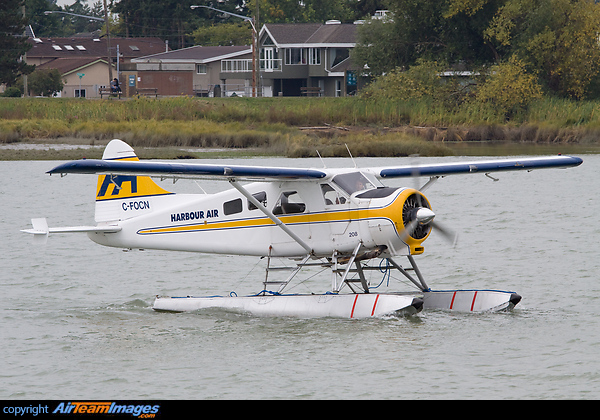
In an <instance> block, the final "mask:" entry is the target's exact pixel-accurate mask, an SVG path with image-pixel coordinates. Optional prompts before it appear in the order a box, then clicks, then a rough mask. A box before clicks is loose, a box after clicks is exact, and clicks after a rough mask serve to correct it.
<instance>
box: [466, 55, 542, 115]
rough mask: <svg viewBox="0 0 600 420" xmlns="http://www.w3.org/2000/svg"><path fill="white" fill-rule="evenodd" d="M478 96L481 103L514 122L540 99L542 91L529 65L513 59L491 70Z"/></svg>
mask: <svg viewBox="0 0 600 420" xmlns="http://www.w3.org/2000/svg"><path fill="white" fill-rule="evenodd" d="M475 96H476V100H477V102H478V103H480V104H482V105H487V106H490V107H491V108H492V109H493V110H494V111H496V112H498V113H501V114H504V115H505V116H506V117H507V118H510V117H511V116H512V115H514V114H515V113H517V112H518V111H521V110H524V109H526V108H527V106H528V105H529V104H530V103H531V102H532V101H533V100H535V99H539V98H540V97H541V96H542V90H541V87H540V86H539V84H538V82H537V78H536V77H535V75H533V74H530V73H528V72H527V69H526V68H525V64H524V63H523V62H522V61H521V60H519V59H518V58H516V56H512V57H511V58H510V59H509V60H508V61H507V62H504V63H500V64H497V65H495V66H492V67H491V68H490V70H489V72H488V76H487V78H486V79H485V80H484V82H483V83H481V85H480V86H478V87H477V90H476V94H475Z"/></svg>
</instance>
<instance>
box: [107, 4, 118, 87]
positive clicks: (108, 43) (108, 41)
mask: <svg viewBox="0 0 600 420" xmlns="http://www.w3.org/2000/svg"><path fill="white" fill-rule="evenodd" d="M104 24H105V25H106V41H107V42H106V45H107V47H106V56H107V57H108V85H107V87H110V82H112V79H113V77H112V63H111V60H110V29H109V24H108V8H107V7H106V0H104ZM117 60H118V57H117Z"/></svg>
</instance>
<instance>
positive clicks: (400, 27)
mask: <svg viewBox="0 0 600 420" xmlns="http://www.w3.org/2000/svg"><path fill="white" fill-rule="evenodd" d="M501 3H502V0H488V1H485V0H481V4H480V7H474V6H473V7H471V8H465V7H462V8H460V7H453V5H454V4H462V3H461V2H459V1H458V0H452V1H450V0H446V1H440V0H390V1H389V9H390V11H391V12H392V14H391V17H390V19H389V20H387V21H379V20H368V21H367V23H365V24H364V25H361V26H360V27H359V31H358V33H359V39H358V44H357V47H356V48H354V51H353V58H354V60H355V61H356V62H357V63H358V64H359V65H361V66H362V65H367V66H368V67H369V72H370V73H371V74H372V75H380V74H383V73H386V72H388V71H390V70H392V69H394V68H397V67H401V68H402V67H404V68H407V67H409V66H411V65H413V64H414V63H415V62H416V60H417V59H418V58H423V59H427V60H434V61H446V62H448V63H451V64H454V63H465V64H466V65H467V66H473V65H479V64H482V63H485V62H489V61H493V60H494V59H495V57H496V51H495V50H494V48H492V47H493V46H492V45H491V44H490V43H489V41H488V40H487V39H486V38H485V37H484V35H483V32H484V30H485V29H486V28H487V27H488V25H489V22H490V21H491V20H492V19H493V17H494V15H495V13H496V11H497V9H498V7H499V5H500V4H501Z"/></svg>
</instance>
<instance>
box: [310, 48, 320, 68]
mask: <svg viewBox="0 0 600 420" xmlns="http://www.w3.org/2000/svg"><path fill="white" fill-rule="evenodd" d="M308 64H310V65H312V66H315V65H319V64H321V49H320V48H309V49H308Z"/></svg>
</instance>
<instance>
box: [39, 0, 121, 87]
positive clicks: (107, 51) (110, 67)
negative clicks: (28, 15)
mask: <svg viewBox="0 0 600 420" xmlns="http://www.w3.org/2000/svg"><path fill="white" fill-rule="evenodd" d="M52 13H62V14H65V15H71V16H77V17H82V18H86V19H90V20H99V21H104V23H105V24H106V42H107V46H106V56H107V58H108V86H110V83H111V82H112V64H111V62H110V29H109V25H108V9H107V8H106V0H104V19H102V18H99V17H96V16H86V15H79V14H77V13H71V12H63V11H62V10H46V11H45V12H44V14H45V15H46V16H48V15H50V14H52ZM118 60H119V57H117V61H118Z"/></svg>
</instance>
